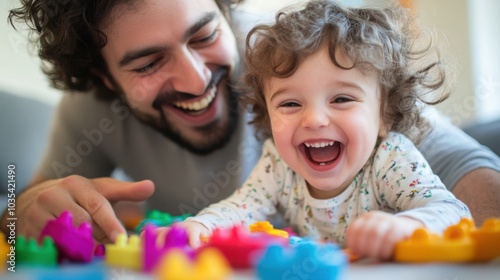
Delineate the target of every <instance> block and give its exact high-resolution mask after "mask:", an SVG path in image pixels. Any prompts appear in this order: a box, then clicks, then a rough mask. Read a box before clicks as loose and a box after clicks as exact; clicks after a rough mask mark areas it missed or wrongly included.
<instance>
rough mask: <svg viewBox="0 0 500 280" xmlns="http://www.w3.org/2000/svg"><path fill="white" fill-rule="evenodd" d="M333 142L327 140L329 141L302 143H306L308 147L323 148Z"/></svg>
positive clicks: (331, 144)
mask: <svg viewBox="0 0 500 280" xmlns="http://www.w3.org/2000/svg"><path fill="white" fill-rule="evenodd" d="M334 143H335V141H329V142H316V143H312V144H310V143H304V145H306V147H308V148H324V147H326V146H333V144H334Z"/></svg>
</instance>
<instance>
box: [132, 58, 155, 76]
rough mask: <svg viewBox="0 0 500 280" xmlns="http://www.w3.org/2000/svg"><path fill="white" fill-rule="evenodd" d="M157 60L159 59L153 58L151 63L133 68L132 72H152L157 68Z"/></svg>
mask: <svg viewBox="0 0 500 280" xmlns="http://www.w3.org/2000/svg"><path fill="white" fill-rule="evenodd" d="M158 61H159V60H158V59H157V60H154V61H152V62H151V63H149V64H147V65H146V66H144V67H141V68H137V69H134V72H137V73H140V74H143V73H151V72H154V71H155V70H156V68H157V65H158Z"/></svg>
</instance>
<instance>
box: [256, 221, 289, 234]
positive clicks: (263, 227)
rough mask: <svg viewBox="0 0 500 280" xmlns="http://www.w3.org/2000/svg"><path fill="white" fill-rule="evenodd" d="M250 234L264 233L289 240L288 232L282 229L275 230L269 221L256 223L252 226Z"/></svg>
mask: <svg viewBox="0 0 500 280" xmlns="http://www.w3.org/2000/svg"><path fill="white" fill-rule="evenodd" d="M250 232H264V233H267V234H270V235H273V236H279V237H283V238H288V232H286V231H284V230H280V229H275V228H274V227H273V225H272V224H271V223H270V222H268V221H263V222H255V223H253V224H251V225H250Z"/></svg>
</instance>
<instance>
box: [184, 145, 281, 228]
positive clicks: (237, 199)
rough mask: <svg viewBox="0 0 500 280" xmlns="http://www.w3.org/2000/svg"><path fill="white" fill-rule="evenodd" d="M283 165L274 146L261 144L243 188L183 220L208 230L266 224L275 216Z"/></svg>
mask: <svg viewBox="0 0 500 280" xmlns="http://www.w3.org/2000/svg"><path fill="white" fill-rule="evenodd" d="M286 169H287V167H286V165H284V164H283V162H282V161H281V158H280V157H279V155H278V153H277V151H276V148H275V147H274V143H273V142H272V141H271V140H267V141H266V142H265V143H264V147H263V150H262V154H261V157H260V159H259V161H258V162H257V165H256V166H255V168H254V169H253V170H252V172H251V174H250V176H249V177H248V179H247V180H246V181H245V183H244V184H243V186H242V187H241V188H239V189H238V190H236V191H235V192H234V193H233V194H232V195H231V196H230V197H228V198H227V199H225V200H222V201H221V202H219V203H215V204H212V205H210V206H208V207H207V208H205V209H203V210H202V211H200V212H199V213H198V215H196V216H195V217H191V218H188V219H186V220H187V221H196V222H198V223H201V224H203V225H204V226H206V227H207V228H209V229H210V230H213V229H215V228H219V227H229V226H232V225H236V224H243V225H244V226H245V227H248V226H249V225H251V224H252V223H254V222H257V221H264V220H267V219H268V217H269V216H270V215H273V214H274V213H276V211H277V210H276V205H277V203H278V202H277V200H278V195H279V192H280V190H281V185H282V183H283V180H282V178H283V176H284V172H286Z"/></svg>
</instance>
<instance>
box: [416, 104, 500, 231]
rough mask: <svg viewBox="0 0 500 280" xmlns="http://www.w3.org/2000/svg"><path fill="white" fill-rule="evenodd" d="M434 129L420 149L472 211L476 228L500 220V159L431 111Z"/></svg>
mask: <svg viewBox="0 0 500 280" xmlns="http://www.w3.org/2000/svg"><path fill="white" fill-rule="evenodd" d="M430 115H431V117H430V119H431V121H432V123H433V124H434V129H433V130H432V131H431V132H430V134H429V135H428V136H427V137H426V139H424V141H423V142H422V143H421V144H420V146H419V149H420V151H421V152H422V154H423V155H424V157H425V158H426V160H427V161H428V162H429V164H430V166H431V168H432V170H433V171H434V173H436V174H437V175H438V176H439V177H440V178H441V180H442V181H443V183H444V184H445V186H446V187H447V188H448V189H449V190H451V191H452V193H453V194H454V195H455V196H456V197H457V198H458V199H460V200H461V201H463V202H464V203H465V204H466V205H467V206H468V207H469V209H470V211H471V213H472V217H473V218H474V221H475V223H476V225H478V226H479V225H481V224H482V223H483V222H484V220H485V219H487V218H489V217H500V159H499V158H498V156H497V155H495V153H493V152H492V151H491V150H490V149H488V148H487V147H485V146H482V145H481V144H479V143H478V142H477V141H476V140H474V139H473V138H472V137H470V136H468V135H467V134H465V133H464V132H463V131H462V130H460V129H459V128H457V127H455V126H454V125H453V124H451V123H450V122H448V121H447V120H445V119H444V118H443V117H442V116H440V115H439V114H438V113H436V112H435V111H430Z"/></svg>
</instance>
